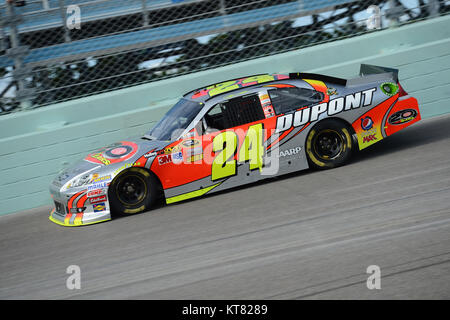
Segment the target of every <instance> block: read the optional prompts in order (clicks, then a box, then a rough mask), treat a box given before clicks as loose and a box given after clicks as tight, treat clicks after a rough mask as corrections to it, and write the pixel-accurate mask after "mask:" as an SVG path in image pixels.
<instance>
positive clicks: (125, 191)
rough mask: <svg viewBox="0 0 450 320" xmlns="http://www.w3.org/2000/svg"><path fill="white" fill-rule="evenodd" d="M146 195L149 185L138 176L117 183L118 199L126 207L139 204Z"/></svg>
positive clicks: (128, 177) (126, 177)
mask: <svg viewBox="0 0 450 320" xmlns="http://www.w3.org/2000/svg"><path fill="white" fill-rule="evenodd" d="M146 194H147V185H146V183H145V181H144V179H142V178H141V177H139V176H137V175H127V176H125V177H123V178H122V179H121V180H120V181H119V182H118V183H117V187H116V195H117V199H119V201H120V202H122V203H123V204H124V205H126V206H134V205H136V204H139V203H140V202H142V200H144V198H145V195H146Z"/></svg>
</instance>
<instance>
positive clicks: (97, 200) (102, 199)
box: [89, 195, 106, 204]
mask: <svg viewBox="0 0 450 320" xmlns="http://www.w3.org/2000/svg"><path fill="white" fill-rule="evenodd" d="M105 201H106V195H102V196H98V197H93V198H89V202H90V203H91V204H94V203H100V202H105Z"/></svg>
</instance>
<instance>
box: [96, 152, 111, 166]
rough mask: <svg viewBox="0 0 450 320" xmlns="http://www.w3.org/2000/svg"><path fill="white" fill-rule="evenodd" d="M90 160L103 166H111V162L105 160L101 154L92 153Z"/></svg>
mask: <svg viewBox="0 0 450 320" xmlns="http://www.w3.org/2000/svg"><path fill="white" fill-rule="evenodd" d="M91 158H93V159H96V160H98V161H99V162H100V163H102V164H104V165H105V166H107V165H108V164H111V161H110V160H108V159H106V158H105V157H104V156H103V154H101V153H94V154H92V155H91Z"/></svg>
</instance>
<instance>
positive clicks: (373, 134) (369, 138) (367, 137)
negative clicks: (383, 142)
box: [361, 128, 378, 143]
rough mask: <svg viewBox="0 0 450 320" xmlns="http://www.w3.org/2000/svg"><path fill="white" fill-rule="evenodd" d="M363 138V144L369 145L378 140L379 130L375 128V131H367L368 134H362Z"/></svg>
mask: <svg viewBox="0 0 450 320" xmlns="http://www.w3.org/2000/svg"><path fill="white" fill-rule="evenodd" d="M361 137H362V142H363V143H369V142H373V141H376V140H378V138H377V129H376V128H373V129H370V130H367V131H366V132H363V133H362V134H361Z"/></svg>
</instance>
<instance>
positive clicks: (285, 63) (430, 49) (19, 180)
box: [0, 16, 450, 214]
mask: <svg viewBox="0 0 450 320" xmlns="http://www.w3.org/2000/svg"><path fill="white" fill-rule="evenodd" d="M360 63H370V64H378V65H383V66H389V67H395V68H399V69H400V74H399V78H400V82H401V83H402V86H403V87H404V88H405V89H406V91H408V92H409V93H410V94H411V95H413V96H415V97H416V98H417V99H418V100H419V104H420V109H421V111H422V114H423V116H424V118H428V117H432V116H435V115H439V114H444V113H448V112H450V76H449V72H450V16H444V17H439V18H435V19H432V20H427V21H424V22H418V23H414V24H411V25H408V26H403V27H400V28H396V29H390V30H384V31H378V32H374V33H371V34H367V35H363V36H360V37H354V38H350V39H346V40H341V41H338V42H333V43H328V44H323V45H318V46H315V47H311V48H306V49H302V50H297V51H291V52H288V53H284V54H280V55H277V56H269V57H265V58H260V59H255V60H251V61H247V62H243V63H238V64H234V65H231V66H227V67H222V68H217V69H213V70H208V71H204V72H199V73H195V74H190V75H186V76H181V77H177V78H172V79H168V80H163V81H159V82H155V83H150V84H144V85H139V86H135V87H133V88H128V89H123V90H118V91H114V92H109V93H104V94H100V95H96V96H92V97H87V98H83V99H78V100H73V101H69V102H65V103H60V104H57V105H52V106H47V107H43V108H41V109H36V110H33V111H27V112H21V113H17V114H11V115H6V116H1V117H0V165H1V171H0V172H1V173H0V214H6V213H11V212H16V211H21V210H25V209H30V208H34V207H37V206H42V205H47V204H50V203H51V200H50V196H49V194H48V191H47V188H48V185H49V184H50V182H51V180H52V179H53V177H54V176H55V175H56V173H57V172H58V171H59V170H60V169H62V168H63V167H64V166H67V165H68V164H69V163H71V162H73V161H75V160H77V159H79V158H81V157H83V155H85V154H87V153H89V152H91V151H93V150H95V149H96V148H98V147H100V146H103V145H106V144H108V143H111V142H114V141H117V140H121V139H126V138H127V137H131V136H135V135H139V134H142V133H144V132H145V131H147V130H148V129H149V128H150V127H151V126H152V124H153V123H154V122H155V121H157V120H158V119H159V118H160V117H161V116H162V115H163V114H164V113H165V112H166V111H167V109H168V108H169V107H170V106H171V105H173V104H174V103H175V102H176V100H177V98H179V97H180V96H181V95H182V94H183V93H185V92H187V91H190V90H191V89H194V88H198V87H201V86H203V85H207V84H210V83H213V82H219V81H222V80H226V79H231V78H237V77H240V76H245V75H249V74H257V73H264V72H266V73H277V72H279V73H289V72H294V71H304V72H318V73H326V74H329V75H334V76H340V77H353V76H355V75H357V74H358V72H359V65H360Z"/></svg>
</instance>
